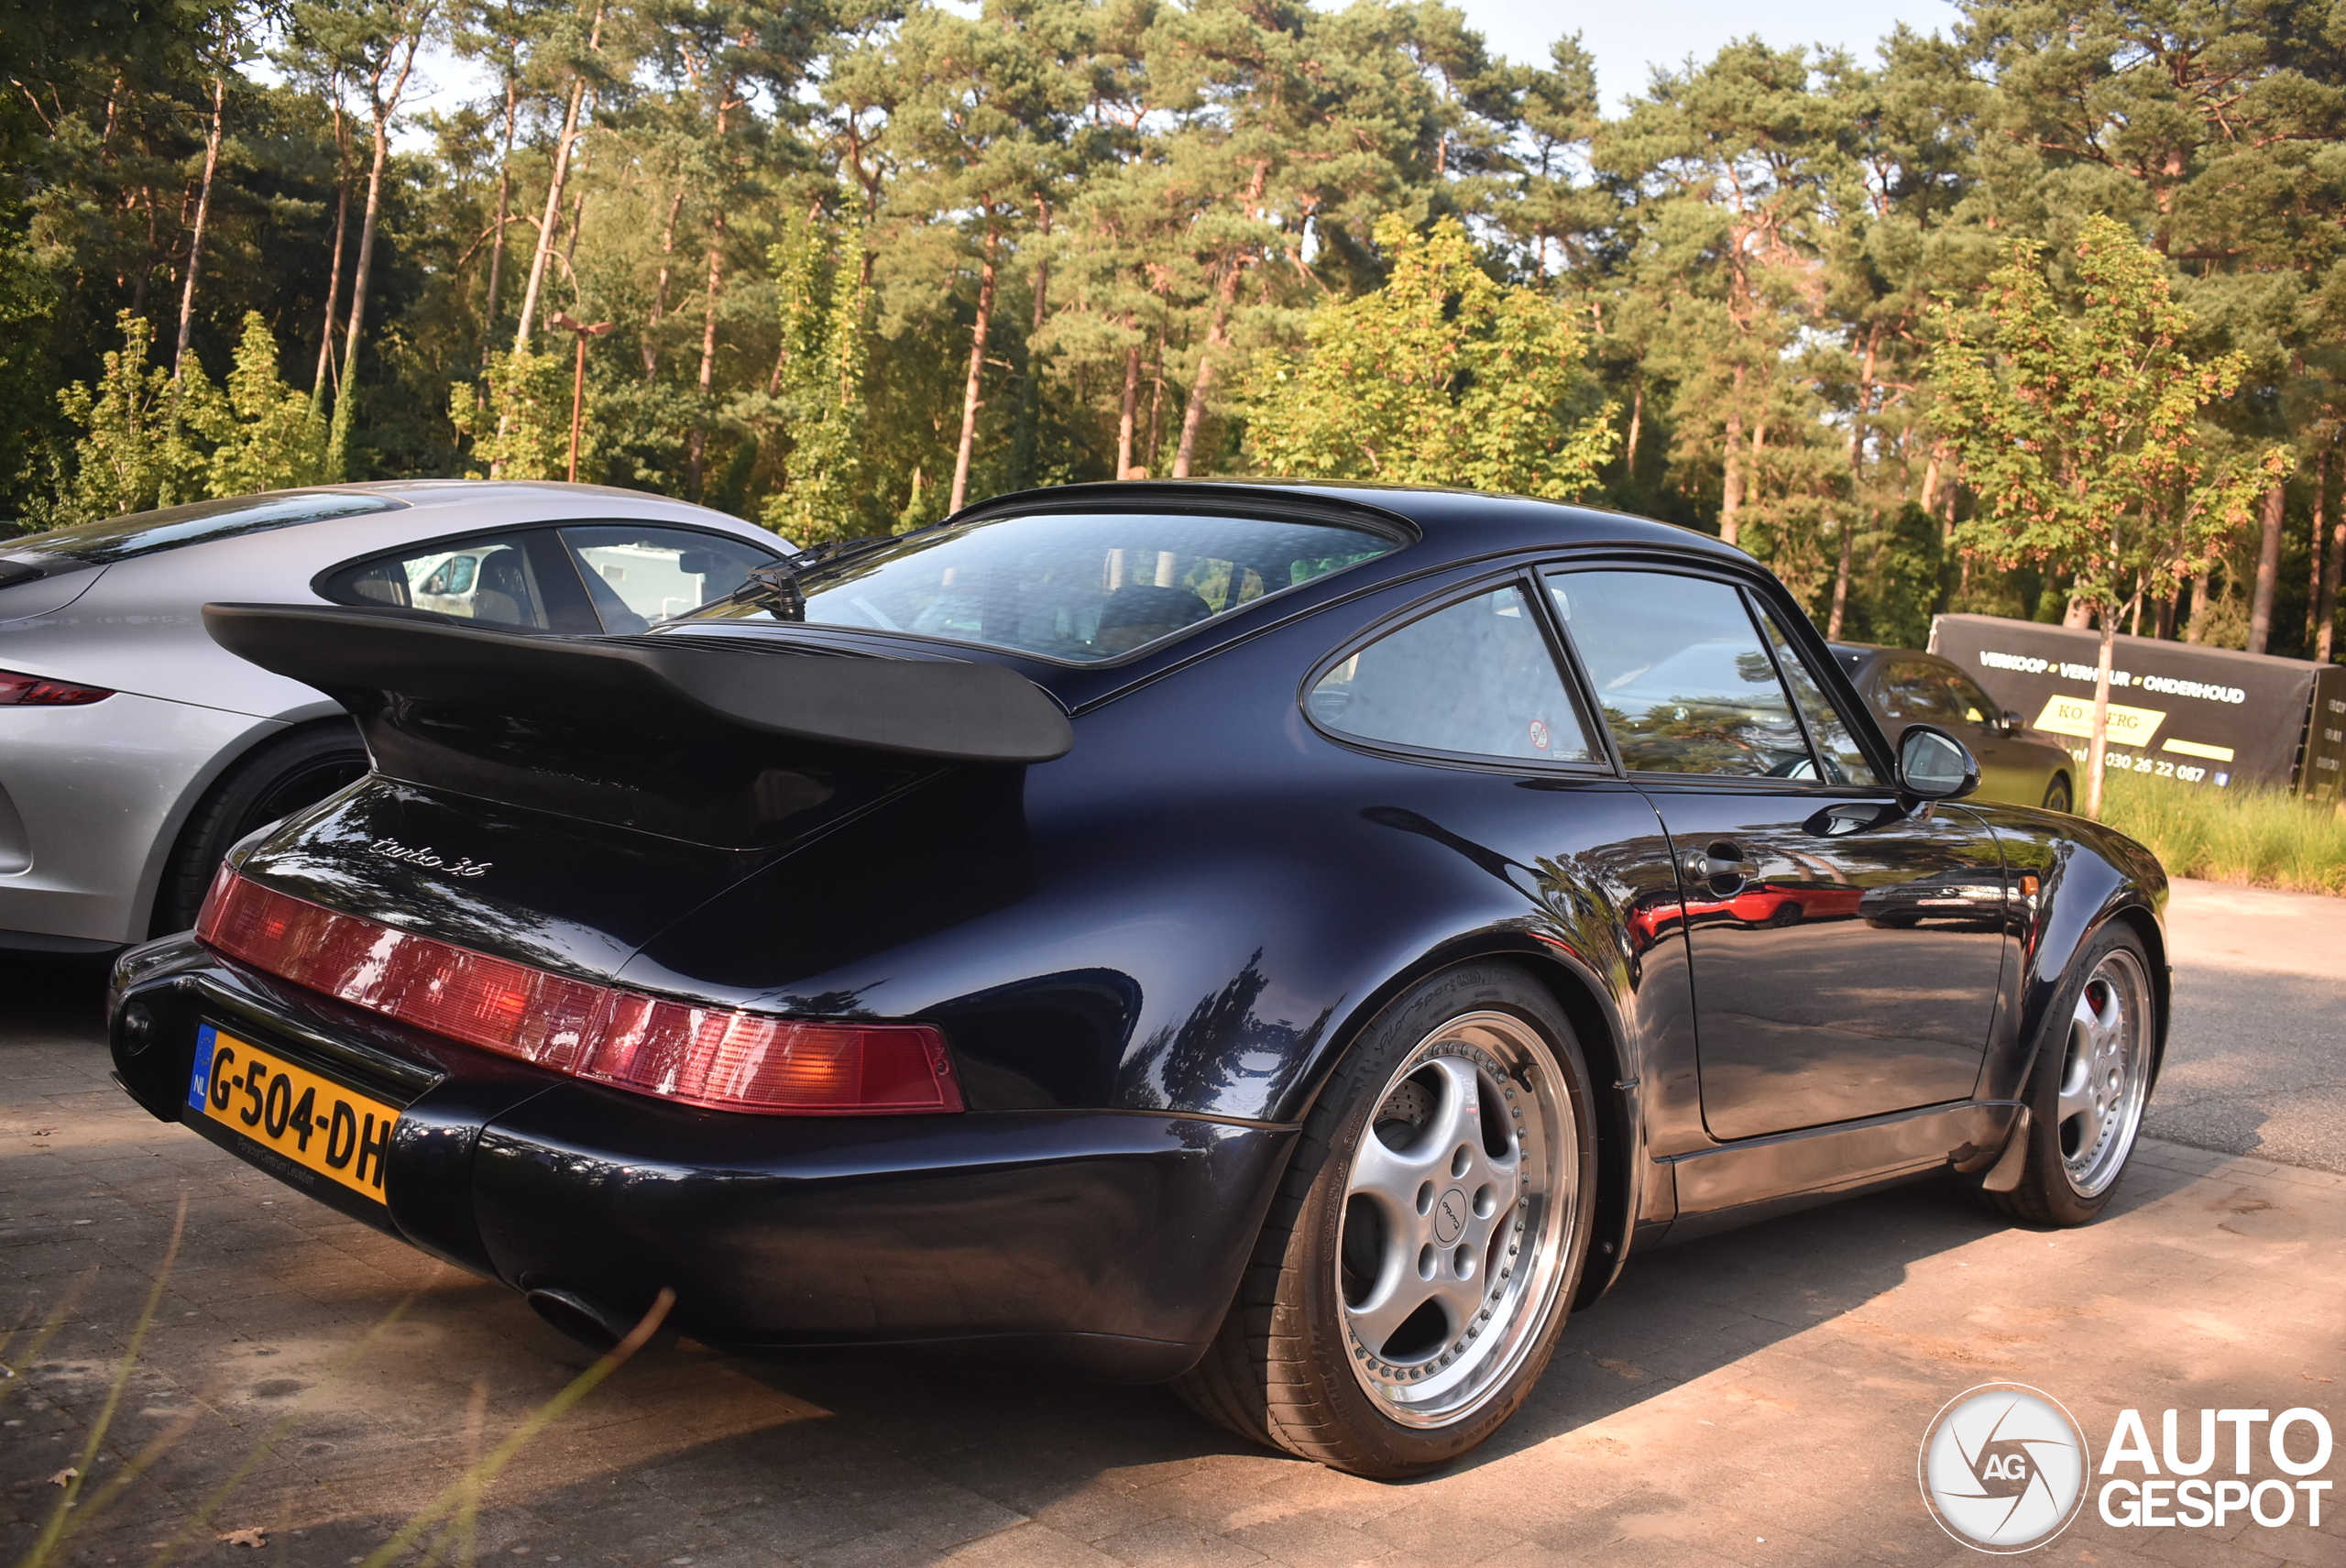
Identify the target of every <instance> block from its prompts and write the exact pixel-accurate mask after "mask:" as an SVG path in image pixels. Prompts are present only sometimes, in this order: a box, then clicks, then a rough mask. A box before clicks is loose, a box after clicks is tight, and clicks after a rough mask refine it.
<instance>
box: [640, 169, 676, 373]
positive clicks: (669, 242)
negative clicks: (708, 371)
mask: <svg viewBox="0 0 2346 1568" xmlns="http://www.w3.org/2000/svg"><path fill="white" fill-rule="evenodd" d="M684 207H685V186H684V181H681V180H680V181H677V182H676V193H675V194H674V196H672V197H670V198H669V200H668V221H667V222H666V223H665V224H663V225H661V228H660V280H659V282H658V283H657V285H655V286H654V287H653V289H652V315H651V318H650V319H649V320H648V321H646V322H645V323H644V327H643V378H644V379H645V380H647V381H649V380H651V379H652V377H654V376H656V375H658V374H659V372H660V344H659V334H660V318H661V317H662V316H663V315H665V314H666V313H667V311H668V269H669V267H670V265H671V263H672V261H673V259H674V256H675V254H676V214H679V213H681V212H683V211H684Z"/></svg>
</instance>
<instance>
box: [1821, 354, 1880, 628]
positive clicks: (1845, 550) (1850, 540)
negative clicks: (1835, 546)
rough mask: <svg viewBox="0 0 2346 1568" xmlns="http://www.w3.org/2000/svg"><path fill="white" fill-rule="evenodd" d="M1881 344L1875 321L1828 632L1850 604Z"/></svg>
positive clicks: (1863, 372) (1864, 367)
mask: <svg viewBox="0 0 2346 1568" xmlns="http://www.w3.org/2000/svg"><path fill="white" fill-rule="evenodd" d="M1880 346H1881V323H1879V322H1876V323H1874V325H1873V329H1872V330H1871V331H1869V332H1868V333H1867V334H1866V356H1865V361H1864V363H1863V364H1861V365H1860V366H1859V367H1858V406H1857V407H1856V408H1855V409H1853V410H1851V411H1850V414H1849V515H1848V518H1847V521H1844V522H1843V523H1842V525H1841V558H1840V560H1839V561H1838V562H1836V564H1835V565H1834V568H1833V613H1832V615H1831V616H1830V617H1828V618H1827V620H1826V621H1825V636H1827V637H1838V636H1840V635H1841V623H1842V620H1843V619H1844V616H1845V612H1846V611H1847V608H1848V603H1849V566H1850V563H1851V560H1852V559H1853V558H1854V556H1855V554H1856V548H1855V547H1856V544H1857V538H1858V517H1859V515H1860V512H1861V509H1862V506H1863V503H1862V501H1861V500H1860V499H1859V497H1860V495H1861V493H1862V492H1863V490H1864V488H1865V481H1866V416H1867V415H1868V414H1869V412H1870V411H1872V408H1873V361H1874V352H1875V350H1877V349H1879V348H1880Z"/></svg>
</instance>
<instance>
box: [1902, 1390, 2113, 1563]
mask: <svg viewBox="0 0 2346 1568" xmlns="http://www.w3.org/2000/svg"><path fill="white" fill-rule="evenodd" d="M2091 1460H2092V1455H2091V1454H2089V1453H2087V1452H2086V1438H2085V1433H2084V1432H2082V1431H2079V1430H2078V1429H2077V1422H2076V1421H2075V1420H2071V1419H2070V1417H2069V1412H2068V1411H2067V1410H2066V1409H2062V1407H2061V1403H2060V1401H2059V1400H2057V1399H2055V1398H2053V1397H2052V1396H2051V1395H2049V1394H2046V1393H2044V1392H2042V1391H2041V1390H2039V1389H2035V1388H2031V1387H2027V1386H2026V1385H2025V1384H2021V1383H1986V1384H1982V1385H1981V1386H1980V1387H1977V1388H1971V1389H1967V1390H1966V1391H1965V1392H1963V1393H1961V1394H1958V1395H1957V1396H1956V1397H1955V1398H1953V1399H1950V1400H1949V1401H1947V1403H1946V1407H1945V1408H1944V1409H1941V1410H1940V1411H1939V1413H1938V1414H1937V1415H1936V1416H1935V1417H1933V1418H1932V1420H1931V1425H1930V1430H1929V1431H1925V1432H1924V1434H1923V1454H1922V1463H1921V1472H1922V1481H1923V1501H1924V1503H1925V1504H1927V1505H1928V1506H1929V1508H1930V1510H1931V1517H1932V1518H1933V1519H1936V1520H1938V1522H1939V1528H1940V1529H1942V1530H1946V1532H1947V1533H1948V1534H1949V1535H1951V1536H1953V1537H1955V1539H1956V1540H1957V1541H1961V1542H1963V1544H1964V1545H1966V1546H1968V1547H1971V1548H1973V1549H1974V1550H1977V1551H1979V1552H2034V1551H2035V1550H2036V1549H2037V1548H2038V1547H2040V1546H2043V1545H2044V1544H2045V1542H2047V1541H2051V1540H2052V1539H2053V1538H2054V1537H2055V1536H2056V1535H2059V1534H2060V1533H2061V1532H2062V1531H2063V1530H2066V1529H2068V1528H2069V1521H2070V1520H2072V1519H2076V1518H2077V1510H2078V1509H2079V1508H2082V1507H2083V1506H2084V1504H2085V1500H2086V1476H2087V1474H2088V1470H2089V1469H2090V1466H2091Z"/></svg>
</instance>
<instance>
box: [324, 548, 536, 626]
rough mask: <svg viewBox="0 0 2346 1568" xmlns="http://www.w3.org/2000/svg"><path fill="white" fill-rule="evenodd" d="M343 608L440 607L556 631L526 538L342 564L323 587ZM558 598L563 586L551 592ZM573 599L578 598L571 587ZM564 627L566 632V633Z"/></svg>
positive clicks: (465, 615)
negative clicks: (353, 605)
mask: <svg viewBox="0 0 2346 1568" xmlns="http://www.w3.org/2000/svg"><path fill="white" fill-rule="evenodd" d="M322 591H323V595H324V597H325V598H329V599H332V600H334V602H336V603H338V604H355V605H369V604H388V605H396V606H400V607H401V608H404V609H429V610H436V611H438V612H439V613H440V614H442V615H455V616H462V617H463V618H464V619H466V620H477V621H480V622H482V623H484V624H486V625H491V626H521V627H531V628H534V629H536V630H541V631H543V630H549V629H553V628H554V617H552V616H551V615H550V614H549V613H548V607H547V600H548V597H549V591H550V590H549V585H548V584H546V583H545V582H544V581H543V579H542V578H541V577H540V576H539V571H538V564H537V563H536V562H534V561H532V559H531V552H530V550H529V547H528V543H527V540H526V538H525V536H523V535H521V534H518V533H505V534H490V535H486V536H484V537H482V538H478V539H468V540H464V541H462V542H460V543H454V544H449V543H441V544H433V545H428V546H423V547H421V548H417V549H414V550H411V551H409V552H406V553H404V554H393V555H378V556H377V557H375V558H374V559H373V560H371V561H362V562H360V563H359V564H358V565H355V566H345V567H344V568H343V569H342V570H341V571H339V572H337V573H335V574H334V576H333V577H331V578H330V579H328V580H327V581H326V582H325V583H324V584H323V586H322ZM552 591H553V592H554V593H559V591H560V588H559V586H554V587H553V588H552ZM570 597H571V598H574V599H575V598H576V590H573V592H572V594H571V596H570ZM564 630H567V629H566V628H565V629H564Z"/></svg>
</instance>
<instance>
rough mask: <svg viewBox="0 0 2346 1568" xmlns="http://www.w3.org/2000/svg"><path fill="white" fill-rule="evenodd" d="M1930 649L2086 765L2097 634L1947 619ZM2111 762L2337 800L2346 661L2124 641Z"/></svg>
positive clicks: (2343, 760) (1934, 632) (1937, 625)
mask: <svg viewBox="0 0 2346 1568" xmlns="http://www.w3.org/2000/svg"><path fill="white" fill-rule="evenodd" d="M1931 652H1935V653H1936V654H1938V655H1939V656H1940V657H1942V658H1946V659H1951V660H1953V661H1954V662H1955V663H1957V664H1959V665H1961V666H1962V667H1963V668H1964V670H1966V671H1967V672H1968V673H1969V674H1971V675H1972V676H1973V677H1974V678H1975V679H1977V680H1978V681H1979V684H1980V685H1983V686H1985V687H1987V689H1988V695H1989V696H1992V697H1994V698H1995V699H1996V700H1997V701H1998V702H2000V703H2001V704H2002V705H2003V706H2004V707H2008V708H2011V709H2013V710H2014V711H2016V712H2018V713H2019V715H2020V716H2021V718H2022V719H2023V720H2024V721H2025V722H2026V723H2027V724H2028V725H2029V726H2030V727H2031V728H2032V729H2040V730H2044V731H2046V732H2047V733H2049V734H2052V735H2055V736H2057V737H2059V738H2060V740H2062V742H2063V743H2064V744H2066V746H2067V747H2068V748H2069V751H2070V752H2071V753H2072V754H2073V755H2074V756H2076V757H2077V760H2078V762H2079V763H2080V764H2082V763H2083V762H2084V761H2085V754H2086V743H2087V741H2088V740H2089V739H2090V738H2091V736H2092V733H2093V689H2094V665H2095V663H2096V661H2097V660H2098V659H2099V656H2100V652H2101V639H2100V637H2099V634H2098V633H2096V632H2092V631H2085V630H2071V629H2069V628H2067V627H2061V626H2046V625H2045V624H2043V623H2042V622H2039V621H2034V620H2002V619H2001V618H1999V617H1996V616H1990V615H1942V616H1939V617H1937V618H1936V619H1935V620H1933V621H1932V623H1931ZM2110 767H2111V768H2113V769H2116V768H2131V769H2132V770H2133V771H2134V772H2135V773H2150V774H2154V775H2156V776H2159V777H2163V778H2171V779H2174V780H2176V781H2177V782H2179V783H2182V784H2198V785H2201V786H2204V787H2209V788H2216V789H2225V788H2229V787H2231V785H2233V784H2262V785H2264V786H2267V787H2270V788H2281V789H2292V788H2294V789H2298V790H2301V791H2302V792H2303V793H2305V794H2307V795H2311V796H2314V797H2315V798H2317V799H2328V800H2335V799H2337V798H2339V795H2340V787H2341V782H2342V781H2346V668H2341V667H2340V666H2338V665H2324V664H2316V663H2308V661H2306V660H2303V659H2276V658H2273V657H2271V656H2269V655H2266V654H2263V653H2242V652H2234V651H2233V650H2231V649H2230V648H2202V647H2198V646H2195V645H2193V644H2191V643H2187V642H2161V641H2154V639H2151V638H2147V637H2121V638H2119V639H2118V641H2117V644H2116V646H2115V647H2114V648H2113V649H2112V650H2111V653H2110Z"/></svg>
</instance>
